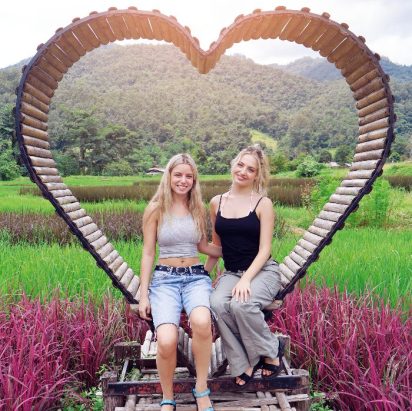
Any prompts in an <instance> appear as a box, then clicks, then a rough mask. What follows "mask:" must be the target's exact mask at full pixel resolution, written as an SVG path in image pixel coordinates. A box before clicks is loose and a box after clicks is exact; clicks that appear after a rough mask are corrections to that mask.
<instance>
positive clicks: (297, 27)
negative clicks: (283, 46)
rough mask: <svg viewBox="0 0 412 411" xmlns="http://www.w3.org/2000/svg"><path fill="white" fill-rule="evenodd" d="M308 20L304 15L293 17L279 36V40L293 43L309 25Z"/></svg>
mask: <svg viewBox="0 0 412 411" xmlns="http://www.w3.org/2000/svg"><path fill="white" fill-rule="evenodd" d="M309 21H310V18H309V17H307V16H305V15H300V14H298V15H294V16H293V17H292V18H291V19H290V20H289V23H288V24H287V25H286V27H285V28H284V30H282V33H280V35H279V39H280V40H289V41H294V39H295V38H296V37H298V36H299V34H300V33H301V32H302V30H303V29H304V28H305V27H306V26H307V24H308V23H309Z"/></svg>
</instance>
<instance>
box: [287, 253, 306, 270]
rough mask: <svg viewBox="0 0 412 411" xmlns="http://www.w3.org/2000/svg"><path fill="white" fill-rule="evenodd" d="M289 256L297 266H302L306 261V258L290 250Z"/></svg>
mask: <svg viewBox="0 0 412 411" xmlns="http://www.w3.org/2000/svg"><path fill="white" fill-rule="evenodd" d="M289 257H290V258H291V259H292V260H293V261H294V262H295V263H296V264H298V265H299V267H303V265H304V264H305V263H306V260H305V259H304V258H302V257H301V256H300V255H299V254H296V253H295V252H293V251H292V252H291V253H290V254H289Z"/></svg>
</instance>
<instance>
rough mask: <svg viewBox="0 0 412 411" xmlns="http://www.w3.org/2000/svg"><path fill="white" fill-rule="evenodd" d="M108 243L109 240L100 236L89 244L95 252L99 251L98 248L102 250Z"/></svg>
mask: <svg viewBox="0 0 412 411" xmlns="http://www.w3.org/2000/svg"><path fill="white" fill-rule="evenodd" d="M108 242H109V240H108V239H107V237H106V236H105V235H102V236H101V237H99V238H98V239H96V240H95V241H93V242H91V243H90V245H91V246H92V247H93V249H94V250H95V251H97V250H100V248H102V247H103V246H105V245H106V244H107V243H108Z"/></svg>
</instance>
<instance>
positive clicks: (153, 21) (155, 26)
mask: <svg viewBox="0 0 412 411" xmlns="http://www.w3.org/2000/svg"><path fill="white" fill-rule="evenodd" d="M149 24H150V27H151V28H152V33H153V37H154V39H155V40H159V41H160V40H164V38H163V35H162V32H161V30H160V24H159V18H158V16H153V15H152V16H149Z"/></svg>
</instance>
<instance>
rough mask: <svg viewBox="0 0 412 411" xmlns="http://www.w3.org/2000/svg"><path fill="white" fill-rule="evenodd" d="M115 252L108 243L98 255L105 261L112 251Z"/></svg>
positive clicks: (98, 251)
mask: <svg viewBox="0 0 412 411" xmlns="http://www.w3.org/2000/svg"><path fill="white" fill-rule="evenodd" d="M113 250H114V247H113V246H112V245H111V244H110V243H107V244H106V245H104V246H103V247H102V248H100V249H99V250H97V254H99V256H100V257H101V258H102V259H104V258H105V257H107V256H108V255H109V254H110V253H111V252H112V251H113Z"/></svg>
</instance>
